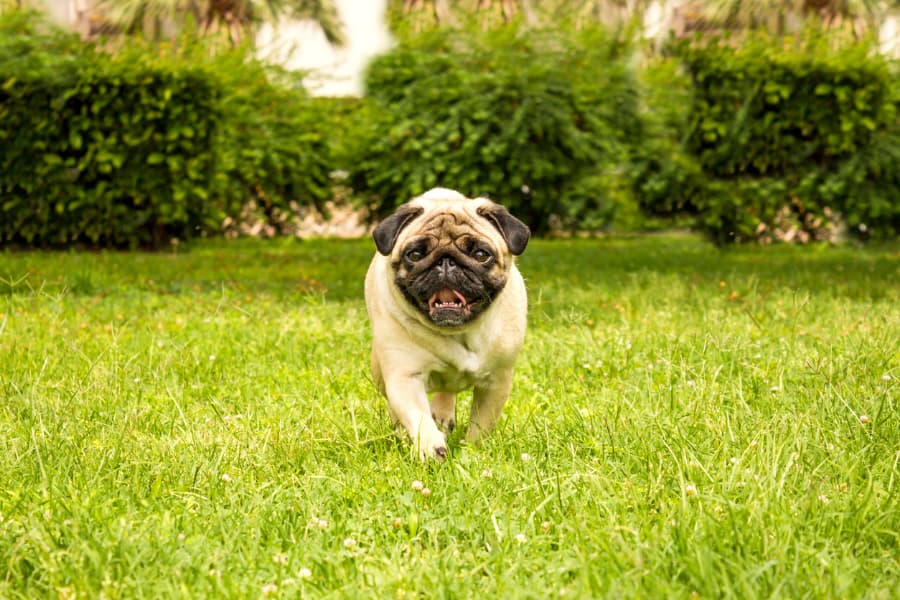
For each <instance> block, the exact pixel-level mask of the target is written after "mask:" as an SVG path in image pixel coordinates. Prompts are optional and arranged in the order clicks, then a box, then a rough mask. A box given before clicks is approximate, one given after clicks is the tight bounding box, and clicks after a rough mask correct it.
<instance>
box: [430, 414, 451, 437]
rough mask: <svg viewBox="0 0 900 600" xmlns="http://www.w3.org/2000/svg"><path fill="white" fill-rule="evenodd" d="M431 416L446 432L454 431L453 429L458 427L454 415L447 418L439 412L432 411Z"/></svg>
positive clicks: (439, 427)
mask: <svg viewBox="0 0 900 600" xmlns="http://www.w3.org/2000/svg"><path fill="white" fill-rule="evenodd" d="M431 418H432V419H434V422H435V423H436V424H437V426H438V429H440V430H441V431H443V432H445V433H453V430H454V429H456V421H454V420H453V417H450V418H446V419H445V418H443V417H441V415H439V414H437V413H431Z"/></svg>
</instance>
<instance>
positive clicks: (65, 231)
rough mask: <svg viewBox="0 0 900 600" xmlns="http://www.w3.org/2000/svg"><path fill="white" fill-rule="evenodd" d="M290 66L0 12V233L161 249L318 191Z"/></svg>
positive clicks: (317, 145) (321, 139)
mask: <svg viewBox="0 0 900 600" xmlns="http://www.w3.org/2000/svg"><path fill="white" fill-rule="evenodd" d="M308 106H309V100H308V98H307V96H306V93H305V92H304V91H303V90H302V87H300V85H299V81H298V79H297V78H296V77H289V76H288V75H287V74H286V73H285V72H283V71H278V70H275V69H273V68H270V67H266V66H264V65H262V64H261V63H259V62H258V61H256V60H254V59H253V58H252V57H251V55H250V53H249V51H248V50H247V49H234V50H231V51H226V52H220V53H218V54H215V55H213V56H212V57H210V53H209V49H208V48H207V47H205V46H204V45H203V44H201V43H200V42H199V41H197V40H191V39H188V38H185V39H184V40H181V42H180V45H179V46H177V47H171V48H165V47H158V46H157V47H151V46H144V45H143V44H141V43H140V41H135V40H124V41H123V44H122V47H120V48H118V49H117V51H116V52H115V53H110V52H106V51H103V50H102V49H100V48H98V47H96V46H94V45H92V44H85V43H82V42H81V41H80V40H78V39H77V38H76V37H74V36H71V35H69V34H65V33H61V32H59V31H56V30H53V29H51V28H49V27H47V26H45V25H43V24H42V23H41V22H40V20H38V19H36V18H35V17H34V16H33V15H28V14H21V13H13V14H12V15H11V16H10V15H6V16H4V17H2V21H0V243H5V244H13V245H17V246H41V247H44V246H51V247H52V246H67V245H72V244H78V245H86V246H112V247H159V246H160V245H162V244H166V243H168V242H169V241H170V240H171V239H173V238H176V239H181V240H184V239H190V238H191V237H195V236H197V235H204V234H206V233H215V232H218V231H219V230H220V228H221V224H222V222H223V219H224V218H225V217H226V216H233V217H236V216H237V215H238V214H239V213H240V209H241V206H242V205H243V204H244V203H246V202H247V201H249V200H256V201H257V202H258V203H259V204H260V205H261V206H262V207H263V209H264V210H266V211H271V210H274V208H281V209H283V210H290V208H289V205H290V204H291V203H292V202H296V203H299V204H312V203H315V204H322V203H323V202H324V201H325V200H326V199H327V198H328V196H329V193H330V190H329V168H330V165H329V160H328V151H327V145H326V141H325V138H326V136H327V133H326V132H324V131H322V130H321V129H320V128H319V127H318V123H317V122H316V120H315V116H314V114H313V112H312V111H310V110H308Z"/></svg>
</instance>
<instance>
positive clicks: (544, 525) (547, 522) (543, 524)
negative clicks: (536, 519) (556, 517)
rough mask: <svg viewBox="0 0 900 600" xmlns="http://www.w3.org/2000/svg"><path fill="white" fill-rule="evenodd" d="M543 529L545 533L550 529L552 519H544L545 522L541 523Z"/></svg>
mask: <svg viewBox="0 0 900 600" xmlns="http://www.w3.org/2000/svg"><path fill="white" fill-rule="evenodd" d="M541 531H543V532H544V533H547V532H548V531H550V521H544V522H543V523H541Z"/></svg>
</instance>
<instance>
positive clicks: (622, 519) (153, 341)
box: [0, 237, 900, 598]
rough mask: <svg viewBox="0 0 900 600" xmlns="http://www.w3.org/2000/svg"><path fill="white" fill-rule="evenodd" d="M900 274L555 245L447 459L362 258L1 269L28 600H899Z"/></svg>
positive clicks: (545, 249) (0, 260)
mask: <svg viewBox="0 0 900 600" xmlns="http://www.w3.org/2000/svg"><path fill="white" fill-rule="evenodd" d="M898 251H900V248H898V247H897V246H896V245H894V246H882V247H876V248H870V249H867V250H859V249H853V248H829V247H806V248H796V247H784V246H782V247H765V248H757V247H748V248H733V249H728V250H716V249H714V248H712V247H710V246H708V245H707V244H705V243H703V242H701V241H699V240H696V239H693V238H667V237H663V238H647V239H633V240H621V239H613V240H602V241H591V240H577V241H555V242H551V241H535V242H534V243H533V244H532V245H531V247H530V248H529V249H528V250H527V251H526V253H525V255H524V256H523V257H522V260H521V261H520V264H521V268H522V271H523V273H524V274H525V276H526V280H527V282H528V285H529V294H530V301H531V308H530V310H531V312H530V329H529V334H528V338H527V340H526V344H525V347H524V349H523V353H522V355H521V356H520V360H519V364H518V369H517V372H516V378H515V384H514V389H513V394H512V397H511V400H510V403H509V404H508V405H507V409H506V410H505V412H504V415H503V417H502V418H501V420H500V423H499V425H498V428H497V430H496V431H495V432H494V433H493V434H492V435H491V436H489V437H488V439H487V440H486V442H485V443H484V444H483V445H482V446H480V447H466V446H464V445H462V444H461V442H460V438H461V435H462V432H461V431H458V432H457V433H455V434H454V435H453V436H452V437H451V440H450V442H451V443H450V451H451V456H450V458H449V460H448V461H447V462H446V463H444V464H438V465H434V464H431V465H422V464H420V463H419V462H418V461H416V460H414V459H412V458H411V457H410V454H409V450H408V448H407V446H406V445H404V444H402V443H400V442H399V441H398V440H397V438H396V437H395V436H394V435H393V431H392V428H391V426H390V423H389V419H388V416H387V408H386V404H385V402H384V401H383V400H382V399H381V398H379V397H377V395H376V392H375V390H374V388H373V386H372V383H371V381H370V379H369V375H368V371H367V368H368V345H369V340H370V334H369V329H368V323H367V320H366V314H365V309H364V305H363V300H362V278H363V275H364V272H365V268H366V265H367V261H368V259H369V257H370V256H371V253H372V245H371V244H370V243H369V242H368V241H366V240H360V241H351V242H344V241H307V242H292V243H288V242H273V243H262V242H258V241H242V242H235V243H225V242H216V243H206V244H203V245H199V246H197V247H195V248H193V249H192V250H191V251H190V252H187V253H181V254H155V255H153V254H118V253H23V254H12V253H6V254H0V315H2V316H0V597H3V598H42V597H46V598H74V597H79V598H97V597H100V596H101V594H102V595H104V596H105V597H109V598H116V597H119V598H168V597H177V598H190V597H233V598H254V597H260V596H262V595H264V594H268V595H270V596H273V597H275V596H278V597H309V598H319V597H372V598H386V597H398V598H399V597H410V596H412V597H425V598H439V597H444V598H464V597H485V598H501V597H502V598H513V597H520V598H548V597H573V598H575V597H579V598H587V597H602V596H607V597H614V598H620V597H647V598H663V597H674V598H678V597H684V598H690V597H697V596H699V597H739V598H762V597H785V598H799V597H820V598H838V597H841V598H851V597H871V598H896V597H898V596H900V533H898V532H900V494H898V488H900V410H898V408H900V407H898V404H900V394H898V391H900V385H898V381H900V285H898V282H900V260H898V257H900V252H898ZM467 411H468V398H466V397H464V399H463V402H462V407H461V409H460V412H461V414H460V415H458V417H459V418H460V420H461V421H462V423H463V424H464V423H465V422H467V417H466V412H467ZM414 480H420V481H422V482H424V484H425V485H426V486H427V487H428V488H429V489H430V490H431V495H430V496H429V497H425V496H423V495H422V494H421V493H419V492H416V491H414V490H413V489H412V482H413V481H414ZM316 519H322V520H326V521H327V527H325V528H321V527H319V526H318V525H316ZM395 520H397V521H396V523H397V524H398V525H399V526H396V527H395ZM311 521H312V523H311ZM348 538H350V539H352V540H354V541H355V545H354V546H353V547H350V548H348V547H346V546H345V543H344V542H345V540H346V539H348ZM348 543H349V542H348ZM302 569H309V573H310V577H308V578H304V577H303V576H302V573H301V570H302ZM271 585H275V586H277V590H275V588H272V587H266V586H271Z"/></svg>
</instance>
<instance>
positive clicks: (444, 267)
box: [437, 256, 456, 277]
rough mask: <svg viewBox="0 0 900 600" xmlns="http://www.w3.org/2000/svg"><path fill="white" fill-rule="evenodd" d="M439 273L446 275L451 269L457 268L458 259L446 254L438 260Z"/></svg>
mask: <svg viewBox="0 0 900 600" xmlns="http://www.w3.org/2000/svg"><path fill="white" fill-rule="evenodd" d="M437 268H438V273H440V274H441V275H442V276H444V277H446V276H447V275H449V274H450V271H452V270H454V269H455V268H456V261H455V260H453V259H452V258H450V257H449V256H445V257H444V258H442V259H441V260H439V261H438V265H437Z"/></svg>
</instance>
